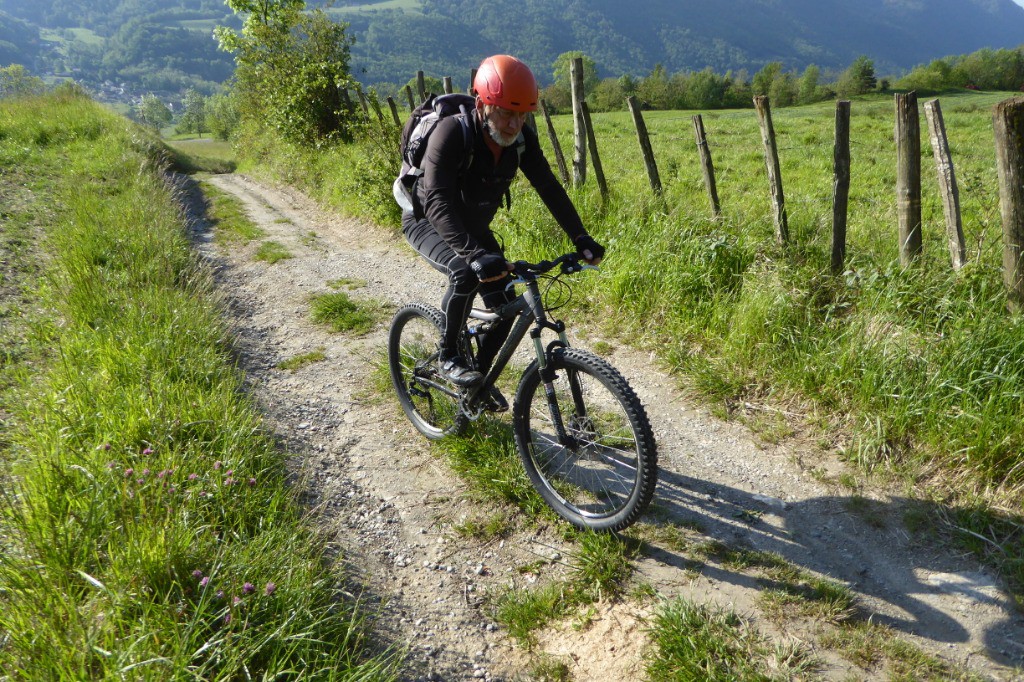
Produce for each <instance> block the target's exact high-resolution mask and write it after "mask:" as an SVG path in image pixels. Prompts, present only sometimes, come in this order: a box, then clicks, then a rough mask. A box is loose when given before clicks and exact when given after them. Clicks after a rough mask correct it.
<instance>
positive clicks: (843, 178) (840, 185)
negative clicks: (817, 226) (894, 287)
mask: <svg viewBox="0 0 1024 682" xmlns="http://www.w3.org/2000/svg"><path fill="white" fill-rule="evenodd" d="M832 177H833V182H832V274H834V275H838V274H840V273H842V272H843V269H844V268H845V266H846V219H847V213H848V207H849V204H850V102H849V101H848V100H842V101H839V102H836V141H835V145H834V146H833V147H832Z"/></svg>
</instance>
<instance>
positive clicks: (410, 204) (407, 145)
mask: <svg viewBox="0 0 1024 682" xmlns="http://www.w3.org/2000/svg"><path fill="white" fill-rule="evenodd" d="M475 107H476V98H475V97H473V96H472V95H464V94H462V93H458V92H455V93H450V94H447V95H440V96H436V95H431V96H430V97H428V98H427V99H426V101H424V102H423V104H421V105H419V106H418V107H416V109H415V110H413V112H412V114H410V116H409V119H408V120H407V121H406V122H405V125H403V126H402V133H401V136H400V137H399V142H398V150H399V153H400V154H401V157H402V170H401V171H400V172H399V174H398V178H396V179H395V182H394V185H393V186H392V193H393V194H394V197H395V201H396V202H398V205H399V206H400V207H401V208H402V210H403V211H412V213H413V217H415V218H416V220H421V219H422V218H423V217H424V216H423V207H422V206H421V205H420V201H419V197H418V194H417V192H416V183H417V182H418V181H419V179H420V177H421V176H422V175H423V169H422V168H420V164H421V163H422V162H423V155H424V154H425V153H426V150H427V138H428V137H429V136H430V133H432V132H434V128H436V127H437V124H438V122H440V120H441V119H442V118H447V117H449V116H456V117H458V120H459V123H460V124H461V128H462V138H463V142H464V145H463V148H464V149H465V150H466V155H465V156H464V157H463V158H462V162H461V163H460V164H459V172H460V173H462V172H464V171H465V170H466V169H468V168H469V166H470V165H471V164H472V163H473V145H474V142H475V140H474V134H473V126H472V124H471V123H470V121H469V117H470V115H471V114H470V112H472V111H473V109H474V108H475ZM525 149H526V139H525V138H524V137H523V135H522V133H520V135H519V138H518V139H517V140H516V153H517V154H518V155H519V156H520V157H521V156H522V155H523V151H524V150H525ZM505 199H506V204H507V205H508V206H511V205H512V198H511V196H510V195H509V194H507V193H506V195H505Z"/></svg>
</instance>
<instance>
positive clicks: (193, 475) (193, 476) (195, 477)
mask: <svg viewBox="0 0 1024 682" xmlns="http://www.w3.org/2000/svg"><path fill="white" fill-rule="evenodd" d="M197 478H199V474H189V475H188V480H190V481H194V480H196V479H197Z"/></svg>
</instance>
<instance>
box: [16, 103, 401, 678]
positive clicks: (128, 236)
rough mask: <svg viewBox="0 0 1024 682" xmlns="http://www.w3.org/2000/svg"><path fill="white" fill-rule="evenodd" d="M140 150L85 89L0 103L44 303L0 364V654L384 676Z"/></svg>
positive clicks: (149, 152)
mask: <svg viewBox="0 0 1024 682" xmlns="http://www.w3.org/2000/svg"><path fill="white" fill-rule="evenodd" d="M157 152H158V150H157V149H156V148H155V147H153V146H152V144H151V143H150V142H149V141H147V137H146V135H145V134H143V133H140V132H139V131H138V130H137V129H134V128H132V127H130V126H129V125H128V124H127V123H126V122H125V121H124V120H123V119H120V118H118V117H116V116H114V115H112V114H110V113H108V112H106V111H105V110H103V109H102V108H101V107H99V106H97V105H95V104H93V103H92V102H90V101H88V100H85V99H80V98H75V97H70V96H55V97H48V98H45V99H38V100H25V101H5V102H3V103H2V104H0V167H2V168H3V169H4V172H5V177H4V180H5V181H4V183H3V184H2V185H0V186H2V187H3V191H4V192H5V193H9V192H11V191H12V189H11V185H10V184H9V182H8V178H10V177H12V176H10V175H7V172H8V171H11V172H12V174H15V175H17V174H23V176H24V177H25V178H30V179H31V180H30V182H31V185H32V190H33V193H32V196H31V197H28V196H23V197H22V198H23V201H24V202H25V203H24V204H23V209H24V211H23V212H24V214H25V215H30V216H35V219H34V224H35V225H37V226H39V228H40V229H41V230H42V231H43V233H44V238H43V240H42V241H41V244H40V249H41V252H42V253H41V254H40V257H39V259H38V260H37V261H36V265H35V267H38V268H39V269H40V270H41V273H40V276H39V277H38V278H34V277H30V278H29V279H30V280H31V283H32V285H33V286H32V289H31V298H32V300H33V302H34V304H35V306H37V307H38V308H41V309H44V310H45V311H46V313H45V314H38V315H33V316H31V317H29V318H28V319H24V318H22V319H21V320H20V325H19V326H20V327H21V328H22V330H23V335H24V339H25V343H26V344H27V349H26V352H25V353H23V354H14V355H11V354H8V355H6V356H5V357H6V360H5V362H4V364H3V366H2V367H3V376H4V377H5V381H4V382H3V384H2V385H0V388H2V389H3V393H2V396H0V409H2V410H3V412H0V414H6V415H9V418H5V419H4V421H3V424H2V431H0V456H2V463H3V469H2V472H3V482H2V485H0V488H2V490H3V495H2V499H0V544H2V548H0V669H2V670H3V671H4V672H5V673H6V674H7V675H10V676H14V677H17V678H25V679H29V678H31V679H40V678H45V679H115V678H116V679H123V678H130V679H140V680H142V679H154V680H157V679H159V680H166V679H194V680H200V679H211V680H212V679H251V678H253V677H255V678H260V679H271V678H274V679H307V678H315V679H337V680H355V679H358V680H387V679H394V672H393V665H392V662H391V659H390V658H388V657H387V656H381V655H380V654H377V655H374V654H372V652H371V642H369V640H368V639H367V632H368V630H367V628H366V623H365V622H364V620H365V619H364V616H363V615H362V613H361V611H360V609H359V608H358V607H357V605H356V604H353V603H352V602H351V600H350V599H349V598H346V597H345V596H343V595H344V592H343V589H342V584H341V583H342V581H343V580H344V576H343V575H342V574H341V572H340V571H339V570H337V569H336V568H335V567H333V566H331V565H330V563H329V562H328V561H327V560H326V558H325V557H326V556H327V553H326V552H325V551H323V550H324V546H325V539H324V538H322V537H320V536H318V535H317V533H316V532H315V531H314V530H313V529H312V526H311V525H309V524H308V523H307V522H306V521H305V520H304V518H303V516H302V512H301V509H300V507H299V505H298V504H297V503H296V502H295V501H294V500H293V498H292V492H291V491H290V490H289V488H288V487H287V486H286V482H285V470H284V461H283V456H282V453H281V452H280V450H279V449H278V448H277V447H276V446H275V443H274V442H273V441H272V440H271V439H270V437H269V436H268V435H267V434H266V433H265V432H264V431H263V428H262V425H261V422H260V419H259V416H258V413H257V410H256V409H255V408H254V406H253V405H251V404H250V403H249V402H248V400H247V399H246V397H245V395H244V393H243V391H242V390H241V389H242V384H241V377H240V376H239V375H238V373H237V371H236V370H235V369H234V368H233V363H232V358H231V348H230V343H229V342H228V341H227V336H226V333H225V329H224V326H223V324H222V322H221V319H220V311H219V309H218V307H217V303H216V301H215V300H214V298H213V296H212V289H211V286H210V282H209V280H208V278H207V275H206V274H205V273H204V272H203V271H202V270H201V269H200V268H199V266H198V265H197V262H196V260H195V259H194V257H193V254H192V253H191V251H190V246H189V244H188V241H187V239H186V236H185V232H184V228H183V226H182V225H181V224H180V222H179V215H178V208H177V206H176V204H175V202H174V199H173V196H172V193H171V191H170V189H169V188H168V187H167V186H166V185H165V184H164V183H163V181H162V180H161V177H160V175H159V170H160V167H159V164H157V163H156V162H155V160H156V159H157V158H158V156H159V155H158V153H157ZM140 168H141V169H142V172H140ZM3 234H4V235H5V238H4V242H3V248H4V253H5V257H6V254H7V253H8V252H10V253H12V254H15V255H16V257H18V258H22V257H26V258H27V257H28V256H27V255H26V254H27V253H28V251H27V250H25V249H21V248H19V245H18V243H17V241H16V240H12V239H10V238H8V236H9V234H10V233H9V232H8V231H7V228H6V227H5V228H4V233H3ZM23 271H24V272H31V268H28V269H23ZM3 293H4V295H5V296H7V295H8V293H9V292H6V291H4V292H3ZM24 310H30V308H28V307H26V308H24ZM5 326H6V325H5ZM29 360H31V362H30V361H29ZM14 378H16V379H17V381H14Z"/></svg>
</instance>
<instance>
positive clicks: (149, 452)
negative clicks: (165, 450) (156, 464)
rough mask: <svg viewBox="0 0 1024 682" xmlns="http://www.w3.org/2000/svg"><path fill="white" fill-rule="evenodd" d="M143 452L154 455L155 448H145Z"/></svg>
mask: <svg viewBox="0 0 1024 682" xmlns="http://www.w3.org/2000/svg"><path fill="white" fill-rule="evenodd" d="M142 454H144V455H152V454H153V448H146V449H145V450H143V451H142Z"/></svg>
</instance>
